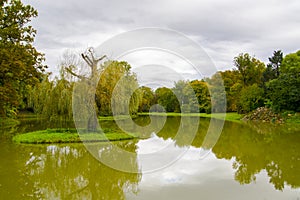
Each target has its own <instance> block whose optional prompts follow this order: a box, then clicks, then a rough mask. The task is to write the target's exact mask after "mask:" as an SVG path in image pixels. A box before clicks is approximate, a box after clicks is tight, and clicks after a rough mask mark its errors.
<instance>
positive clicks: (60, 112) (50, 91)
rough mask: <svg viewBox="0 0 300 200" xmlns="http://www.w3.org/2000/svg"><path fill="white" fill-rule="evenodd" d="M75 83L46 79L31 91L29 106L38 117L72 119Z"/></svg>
mask: <svg viewBox="0 0 300 200" xmlns="http://www.w3.org/2000/svg"><path fill="white" fill-rule="evenodd" d="M72 91H73V83H71V82H69V81H67V80H65V79H55V80H54V81H49V79H48V78H45V80H44V81H42V82H41V83H40V84H38V85H36V86H35V87H34V88H32V90H31V91H30V95H29V98H28V106H29V107H30V108H32V109H33V111H34V113H36V114H38V116H40V117H43V118H47V119H50V120H56V119H64V120H70V119H72Z"/></svg>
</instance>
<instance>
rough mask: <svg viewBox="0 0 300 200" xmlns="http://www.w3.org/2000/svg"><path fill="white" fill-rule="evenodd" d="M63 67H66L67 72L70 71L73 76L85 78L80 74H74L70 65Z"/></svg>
mask: <svg viewBox="0 0 300 200" xmlns="http://www.w3.org/2000/svg"><path fill="white" fill-rule="evenodd" d="M65 69H66V71H67V72H68V73H70V74H71V75H73V76H75V77H77V78H79V79H81V80H85V79H86V78H85V77H84V76H81V75H79V74H76V73H75V72H73V71H72V70H71V66H69V67H66V68H65Z"/></svg>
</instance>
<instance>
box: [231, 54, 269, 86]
mask: <svg viewBox="0 0 300 200" xmlns="http://www.w3.org/2000/svg"><path fill="white" fill-rule="evenodd" d="M234 65H235V67H236V68H237V69H238V71H239V72H240V74H241V78H242V83H243V86H249V85H252V84H254V83H256V84H258V85H261V83H262V74H263V72H264V70H265V64H264V63H262V62H261V61H259V60H257V59H256V58H254V57H251V56H250V55H249V54H248V53H245V54H240V55H238V56H237V57H235V58H234Z"/></svg>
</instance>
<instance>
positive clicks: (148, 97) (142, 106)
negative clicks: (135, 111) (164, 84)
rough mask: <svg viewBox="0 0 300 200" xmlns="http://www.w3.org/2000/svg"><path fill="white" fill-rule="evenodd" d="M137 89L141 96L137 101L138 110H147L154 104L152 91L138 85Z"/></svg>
mask: <svg viewBox="0 0 300 200" xmlns="http://www.w3.org/2000/svg"><path fill="white" fill-rule="evenodd" d="M139 90H140V93H141V97H142V98H141V100H140V102H139V112H149V110H150V108H151V106H153V105H154V104H155V96H154V92H153V91H152V89H151V88H149V87H146V86H142V87H140V88H139Z"/></svg>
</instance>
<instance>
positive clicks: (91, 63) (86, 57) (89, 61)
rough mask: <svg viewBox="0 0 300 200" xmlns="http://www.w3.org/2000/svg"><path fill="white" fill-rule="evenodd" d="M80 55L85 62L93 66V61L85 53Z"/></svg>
mask: <svg viewBox="0 0 300 200" xmlns="http://www.w3.org/2000/svg"><path fill="white" fill-rule="evenodd" d="M81 56H82V58H83V59H84V60H85V62H86V63H87V64H88V65H89V66H90V67H92V66H93V62H92V61H91V59H90V58H89V57H88V56H87V55H85V54H83V53H82V54H81Z"/></svg>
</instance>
